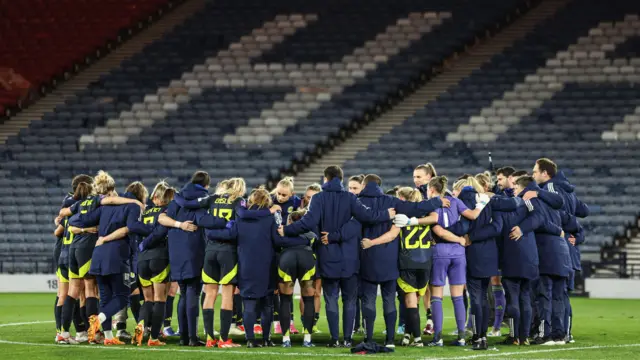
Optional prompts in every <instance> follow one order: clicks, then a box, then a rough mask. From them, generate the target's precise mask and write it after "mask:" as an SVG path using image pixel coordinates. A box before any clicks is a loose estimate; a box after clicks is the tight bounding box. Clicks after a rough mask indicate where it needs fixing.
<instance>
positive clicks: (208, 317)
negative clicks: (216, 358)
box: [202, 309, 215, 340]
mask: <svg viewBox="0 0 640 360" xmlns="http://www.w3.org/2000/svg"><path fill="white" fill-rule="evenodd" d="M202 318H203V319H204V331H205V332H206V333H207V340H214V339H215V336H214V335H213V318H214V310H213V309H202Z"/></svg>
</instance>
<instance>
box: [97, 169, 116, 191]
mask: <svg viewBox="0 0 640 360" xmlns="http://www.w3.org/2000/svg"><path fill="white" fill-rule="evenodd" d="M93 188H94V190H95V191H96V193H98V194H100V195H108V194H111V193H113V192H115V189H116V182H115V180H113V178H112V177H111V175H109V174H108V173H107V172H106V171H103V170H100V171H98V174H96V176H95V177H94V178H93Z"/></svg>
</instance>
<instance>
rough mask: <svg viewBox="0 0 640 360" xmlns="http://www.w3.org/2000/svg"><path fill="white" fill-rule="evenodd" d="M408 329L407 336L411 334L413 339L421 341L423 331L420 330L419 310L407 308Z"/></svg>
mask: <svg viewBox="0 0 640 360" xmlns="http://www.w3.org/2000/svg"><path fill="white" fill-rule="evenodd" d="M406 320H407V322H406V326H407V329H406V330H405V334H409V333H411V335H413V339H414V340H417V339H420V335H421V330H420V313H419V312H418V308H417V307H416V308H407V319H406Z"/></svg>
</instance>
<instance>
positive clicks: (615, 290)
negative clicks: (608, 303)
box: [585, 278, 640, 299]
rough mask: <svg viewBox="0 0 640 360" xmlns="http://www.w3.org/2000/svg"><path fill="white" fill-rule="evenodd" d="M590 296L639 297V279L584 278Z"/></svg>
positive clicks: (612, 297) (605, 297) (606, 297)
mask: <svg viewBox="0 0 640 360" xmlns="http://www.w3.org/2000/svg"><path fill="white" fill-rule="evenodd" d="M585 291H586V292H587V293H589V297H590V298H598V299H640V279H604V278H599V279H593V278H587V279H585Z"/></svg>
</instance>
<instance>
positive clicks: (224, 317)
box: [220, 309, 233, 341]
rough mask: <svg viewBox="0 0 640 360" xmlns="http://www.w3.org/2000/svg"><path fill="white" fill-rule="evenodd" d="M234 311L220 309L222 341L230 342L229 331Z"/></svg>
mask: <svg viewBox="0 0 640 360" xmlns="http://www.w3.org/2000/svg"><path fill="white" fill-rule="evenodd" d="M232 317H233V310H225V309H220V338H221V339H222V341H227V340H229V329H230V328H231V318H232Z"/></svg>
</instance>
